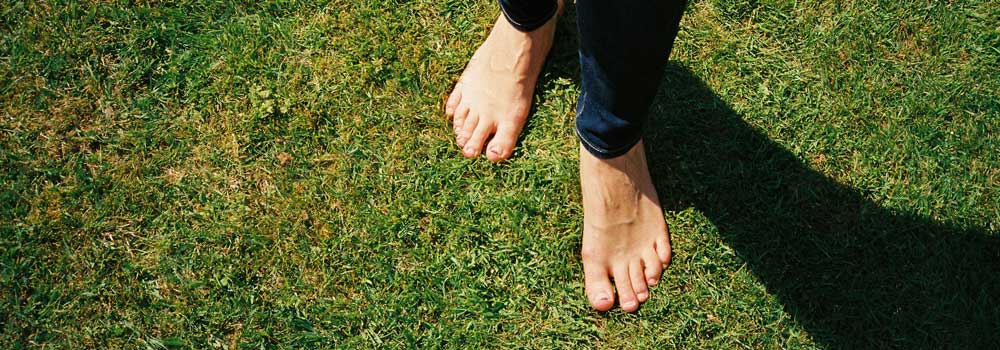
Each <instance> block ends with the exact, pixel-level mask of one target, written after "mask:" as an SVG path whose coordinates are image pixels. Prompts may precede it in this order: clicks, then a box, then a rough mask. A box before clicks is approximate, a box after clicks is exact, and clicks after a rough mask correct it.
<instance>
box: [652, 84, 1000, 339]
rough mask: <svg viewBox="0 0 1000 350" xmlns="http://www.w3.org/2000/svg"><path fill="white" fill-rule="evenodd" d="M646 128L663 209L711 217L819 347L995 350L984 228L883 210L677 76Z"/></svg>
mask: <svg viewBox="0 0 1000 350" xmlns="http://www.w3.org/2000/svg"><path fill="white" fill-rule="evenodd" d="M650 118H651V120H650V123H649V124H648V125H649V127H648V129H649V130H647V131H646V134H647V147H648V151H649V152H648V153H649V162H650V167H651V171H652V174H653V178H654V179H655V181H656V187H657V189H658V190H659V194H660V197H661V201H662V202H663V203H664V206H665V207H666V209H667V210H677V209H684V208H689V207H694V208H696V209H697V210H699V211H700V212H701V213H703V214H704V215H705V216H706V217H707V218H708V219H709V220H711V222H712V223H713V224H714V225H715V226H716V227H717V228H718V230H719V232H720V234H721V236H722V238H723V240H724V242H725V243H726V244H727V245H729V246H731V247H732V248H733V249H734V250H735V251H736V252H737V253H738V254H739V255H740V256H741V257H742V258H743V259H744V260H745V261H746V262H747V264H748V266H749V267H750V268H751V269H752V271H753V273H754V274H755V275H756V276H757V277H758V278H759V279H760V280H761V281H762V282H763V284H764V285H765V286H766V288H767V290H768V291H769V292H770V293H771V294H773V295H776V296H777V297H778V298H779V300H780V301H781V303H782V304H783V305H784V307H785V310H786V312H788V313H789V314H790V315H792V316H793V317H794V318H795V320H796V321H797V322H799V324H801V325H802V326H803V327H805V328H806V329H807V330H808V331H809V333H810V334H811V335H812V336H813V337H814V339H815V340H817V341H818V342H820V343H821V344H824V345H827V346H829V347H831V348H837V349H860V348H906V349H914V348H925V349H930V348H963V349H1000V300H998V299H1000V243H998V239H997V238H996V237H990V236H989V234H988V232H987V230H986V229H983V228H972V229H961V228H957V227H950V226H948V225H944V224H941V223H937V222H934V221H932V220H929V219H927V218H924V217H920V216H917V215H914V214H910V213H906V212H897V211H893V210H889V209H886V208H883V207H881V206H879V205H878V204H877V203H874V202H872V201H871V200H870V199H868V198H866V196H864V195H863V194H862V193H860V192H859V191H858V190H856V189H852V188H850V187H846V186H843V185H841V184H838V183H837V182H835V181H834V180H832V179H830V178H829V177H827V176H825V175H823V174H821V173H819V172H816V171H814V170H812V169H810V168H809V167H808V166H806V165H805V164H803V162H802V161H800V160H799V159H797V158H796V157H795V156H794V155H793V154H792V153H791V152H789V151H787V150H785V149H784V148H783V147H782V146H781V145H779V144H777V143H775V142H774V141H771V140H770V139H768V137H767V136H766V135H764V134H762V133H761V132H759V131H757V130H754V128H753V127H751V126H750V125H748V124H747V123H746V122H744V121H743V120H742V118H741V117H740V115H738V114H737V113H736V112H734V111H733V110H732V109H731V108H730V107H729V106H728V105H727V104H726V103H725V102H723V101H722V100H721V99H720V98H719V97H718V96H716V95H715V93H713V92H712V91H711V90H710V89H709V88H708V87H707V86H706V85H705V84H704V82H702V81H701V80H700V79H699V78H697V77H696V76H694V75H693V74H692V73H691V72H690V71H688V70H687V69H686V68H684V67H682V66H679V65H676V64H670V65H669V66H668V67H667V70H666V74H665V77H664V80H663V85H662V87H661V91H660V95H659V97H658V98H657V101H656V102H655V103H654V106H653V107H652V109H651V117H650ZM675 253H676V254H684V252H675ZM667 273H669V270H668V271H667Z"/></svg>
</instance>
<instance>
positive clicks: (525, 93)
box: [445, 1, 562, 162]
mask: <svg viewBox="0 0 1000 350" xmlns="http://www.w3.org/2000/svg"><path fill="white" fill-rule="evenodd" d="M559 7H560V8H559V12H561V11H562V1H560V2H559ZM559 12H557V13H559ZM557 17H558V16H553V17H552V19H550V20H549V21H548V22H546V23H545V25H543V26H541V27H539V28H537V29H535V30H533V31H531V32H528V33H525V32H521V31H518V30H517V29H515V28H514V27H513V26H511V25H510V23H508V22H507V19H505V18H504V17H503V16H502V15H501V16H500V17H499V18H498V19H497V21H496V24H495V25H494V26H493V31H492V32H490V35H489V37H487V38H486V41H485V42H483V44H482V46H480V47H479V49H478V50H476V53H475V54H474V55H473V56H472V59H470V60H469V64H468V65H467V66H466V67H465V72H463V73H462V77H461V78H459V80H458V83H457V84H455V90H454V91H452V92H451V95H450V96H449V97H448V102H447V104H446V106H445V113H446V114H447V115H448V117H450V118H452V120H453V127H454V128H455V140H456V141H457V142H458V146H459V147H461V148H462V154H463V155H465V156H466V157H469V158H471V157H475V156H478V155H479V154H480V153H482V152H483V145H484V144H485V143H486V140H487V139H488V138H490V137H491V136H492V140H490V142H489V145H487V146H486V150H487V151H486V157H487V158H489V160H491V161H494V162H496V161H500V160H504V159H507V158H508V157H510V155H511V153H513V151H514V145H515V144H516V142H517V136H518V135H519V134H521V128H522V127H524V122H525V121H526V120H527V119H528V112H529V111H530V110H531V98H532V94H533V93H534V91H535V82H537V80H538V74H539V73H541V71H542V64H543V63H545V56H546V55H548V53H549V49H550V48H551V47H552V37H553V35H554V34H555V31H556V18H557Z"/></svg>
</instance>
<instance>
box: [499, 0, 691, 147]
mask: <svg viewBox="0 0 1000 350" xmlns="http://www.w3.org/2000/svg"><path fill="white" fill-rule="evenodd" d="M499 1H500V6H501V8H502V9H503V12H504V15H505V16H506V17H507V19H508V20H509V21H510V22H511V24H512V25H514V26H515V27H517V28H518V29H521V30H532V29H535V28H538V26H541V24H544V23H545V21H547V20H548V19H549V18H551V16H552V14H554V11H553V13H552V14H548V15H545V14H543V12H542V11H544V10H547V9H551V8H553V7H555V4H556V2H555V1H547V0H499ZM685 5H686V1H685V0H578V1H577V2H576V12H577V26H578V28H577V30H578V32H579V34H580V74H581V80H582V91H581V92H580V99H579V102H578V103H577V109H576V115H577V117H576V132H577V135H579V137H580V140H581V142H582V144H583V146H584V148H585V149H587V151H589V152H590V153H591V154H593V155H594V156H596V157H598V158H613V157H617V156H620V155H622V154H625V152H628V151H629V150H630V149H632V147H633V146H635V144H636V143H638V142H639V140H640V139H641V138H642V129H643V126H644V125H645V123H646V118H647V113H648V111H649V106H650V104H651V103H652V102H653V98H654V97H655V96H656V92H657V89H658V88H659V85H660V80H661V79H662V78H663V68H664V66H665V65H666V63H667V59H668V58H669V57H670V50H671V48H672V47H673V44H674V38H676V37H677V30H678V25H679V24H680V20H681V15H682V14H683V13H684V6H685ZM532 11H536V12H532ZM515 22H516V23H517V24H515ZM524 24H532V25H533V26H530V25H529V26H525V25H524Z"/></svg>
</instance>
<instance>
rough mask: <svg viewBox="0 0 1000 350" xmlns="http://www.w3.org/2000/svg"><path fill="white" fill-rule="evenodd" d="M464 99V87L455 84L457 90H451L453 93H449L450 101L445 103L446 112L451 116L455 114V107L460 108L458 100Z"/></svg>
mask: <svg viewBox="0 0 1000 350" xmlns="http://www.w3.org/2000/svg"><path fill="white" fill-rule="evenodd" d="M461 100H462V89H459V84H455V90H452V91H451V95H448V102H446V103H445V104H444V114H445V115H447V116H448V117H449V118H453V117H454V116H455V109H456V108H458V102H459V101H461Z"/></svg>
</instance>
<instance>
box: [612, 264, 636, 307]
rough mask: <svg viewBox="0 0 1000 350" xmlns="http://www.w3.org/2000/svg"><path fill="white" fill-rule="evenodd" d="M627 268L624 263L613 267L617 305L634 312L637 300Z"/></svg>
mask: <svg viewBox="0 0 1000 350" xmlns="http://www.w3.org/2000/svg"><path fill="white" fill-rule="evenodd" d="M628 270H629V267H628V265H626V264H621V265H620V266H619V267H617V268H616V269H615V272H614V277H615V287H616V288H618V305H619V306H621V308H622V310H625V312H635V311H636V310H638V309H639V301H638V300H636V297H635V292H633V291H632V279H631V278H629V274H628Z"/></svg>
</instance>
